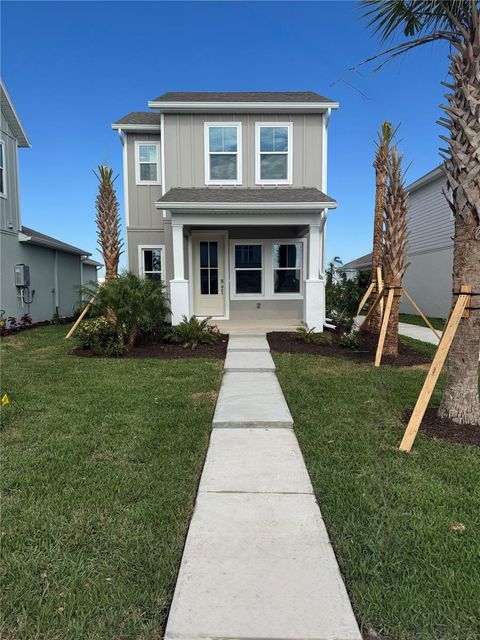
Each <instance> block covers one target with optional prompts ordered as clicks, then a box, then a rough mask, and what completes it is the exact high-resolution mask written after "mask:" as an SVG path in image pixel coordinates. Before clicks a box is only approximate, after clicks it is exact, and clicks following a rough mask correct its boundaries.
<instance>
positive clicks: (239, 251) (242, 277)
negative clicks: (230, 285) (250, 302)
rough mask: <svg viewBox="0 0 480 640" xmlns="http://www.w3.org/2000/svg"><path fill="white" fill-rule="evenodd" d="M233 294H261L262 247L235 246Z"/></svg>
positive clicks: (252, 245) (250, 245)
mask: <svg viewBox="0 0 480 640" xmlns="http://www.w3.org/2000/svg"><path fill="white" fill-rule="evenodd" d="M235 293H237V294H239V293H240V294H241V293H262V245H261V244H237V245H235Z"/></svg>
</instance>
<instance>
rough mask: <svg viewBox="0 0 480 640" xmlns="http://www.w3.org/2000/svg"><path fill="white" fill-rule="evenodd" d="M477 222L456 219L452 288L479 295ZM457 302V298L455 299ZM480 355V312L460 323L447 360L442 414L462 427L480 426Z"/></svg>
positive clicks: (476, 301)
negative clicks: (465, 286)
mask: <svg viewBox="0 0 480 640" xmlns="http://www.w3.org/2000/svg"><path fill="white" fill-rule="evenodd" d="M479 197H480V196H479ZM476 230H477V227H476V221H475V219H474V218H473V216H472V217H470V220H468V221H467V222H463V221H462V220H461V218H459V217H457V218H456V224H455V245H454V254H453V287H454V291H459V290H460V286H461V285H462V284H469V285H471V286H472V291H474V292H480V241H478V240H475V232H476ZM454 302H456V296H454ZM472 306H473V307H478V306H480V296H473V297H472ZM479 353H480V312H479V311H478V310H474V311H472V315H471V317H470V318H463V319H462V320H461V321H460V325H459V327H458V330H457V333H456V335H455V338H454V340H453V343H452V346H451V347H450V353H449V356H448V374H447V382H446V386H445V393H444V396H443V401H442V404H441V406H440V410H439V414H440V416H441V417H443V418H448V419H450V420H453V421H454V422H457V423H460V424H477V425H478V424H480V400H479V390H478V386H479V385H478V356H479Z"/></svg>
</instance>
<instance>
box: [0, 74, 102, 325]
mask: <svg viewBox="0 0 480 640" xmlns="http://www.w3.org/2000/svg"><path fill="white" fill-rule="evenodd" d="M0 104H1V118H0V257H1V270H0V271H1V280H0V314H1V316H2V317H3V318H4V319H7V318H8V317H9V316H13V317H15V318H17V320H18V319H19V318H21V317H22V316H23V315H24V314H28V315H30V316H31V317H32V319H33V321H34V322H39V321H44V320H51V318H52V317H53V316H54V315H55V314H56V313H58V314H60V315H62V316H71V315H72V314H73V312H74V310H75V309H77V308H78V307H79V305H80V303H81V300H80V297H81V295H80V287H81V285H82V284H86V283H88V282H90V281H94V280H97V269H98V267H100V266H101V265H100V263H99V262H96V261H95V260H91V258H90V256H91V254H90V253H89V252H88V251H85V250H84V249H80V248H78V247H74V246H72V245H70V244H66V243H65V242H62V241H61V240H57V239H56V238H52V237H51V236H47V235H45V234H44V233H40V232H39V231H35V230H34V229H31V228H29V227H25V226H24V225H23V223H22V219H21V212H20V185H19V175H18V150H19V149H20V148H29V147H30V142H29V140H28V138H27V135H26V133H25V129H24V127H23V125H22V123H21V121H20V118H19V117H18V114H17V112H16V110H15V107H14V105H13V102H12V100H11V98H10V96H9V95H8V93H7V90H6V88H5V85H4V84H3V82H2V81H1V80H0Z"/></svg>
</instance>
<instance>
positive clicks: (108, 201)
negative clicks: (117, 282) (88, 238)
mask: <svg viewBox="0 0 480 640" xmlns="http://www.w3.org/2000/svg"><path fill="white" fill-rule="evenodd" d="M94 173H95V175H96V176H97V178H98V182H99V186H98V194H97V198H96V201H95V208H96V210H97V218H96V220H97V235H98V246H99V247H100V252H101V254H102V256H103V261H104V264H105V279H106V280H109V279H110V278H116V277H117V274H118V262H119V260H120V256H121V254H122V246H123V242H122V240H121V238H120V214H119V206H118V199H117V194H116V192H115V189H114V187H113V184H114V182H115V180H116V178H113V179H112V176H113V169H111V168H110V167H109V166H108V165H101V166H99V167H98V173H96V172H95V171H94Z"/></svg>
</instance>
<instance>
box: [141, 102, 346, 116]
mask: <svg viewBox="0 0 480 640" xmlns="http://www.w3.org/2000/svg"><path fill="white" fill-rule="evenodd" d="M148 106H149V107H150V108H153V109H160V110H161V111H163V112H164V113H166V112H168V111H173V112H185V111H188V112H205V111H213V112H217V113H225V112H228V111H233V112H235V113H240V112H244V111H248V112H250V113H263V112H270V113H274V112H276V111H283V112H287V113H289V112H290V113H292V112H296V113H321V112H322V111H325V110H326V109H338V108H339V106H340V104H339V103H338V102H183V101H172V102H163V101H155V100H149V101H148Z"/></svg>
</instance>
